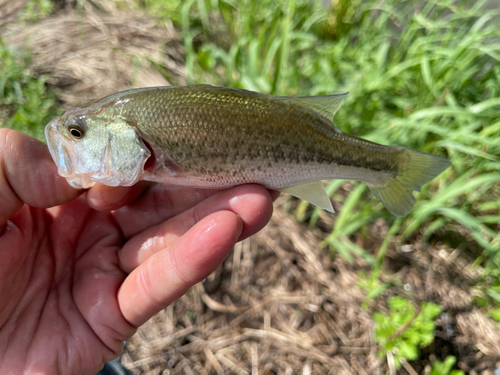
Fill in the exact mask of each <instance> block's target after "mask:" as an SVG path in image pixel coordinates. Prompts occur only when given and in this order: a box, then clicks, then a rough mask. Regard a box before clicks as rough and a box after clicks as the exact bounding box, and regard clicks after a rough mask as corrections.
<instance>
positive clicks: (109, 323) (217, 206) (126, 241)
mask: <svg viewBox="0 0 500 375" xmlns="http://www.w3.org/2000/svg"><path fill="white" fill-rule="evenodd" d="M12 133H14V132H11V138H12V139H11V140H10V142H12V143H13V144H14V146H16V147H17V148H19V147H21V148H22V147H23V145H24V143H23V142H26V138H24V137H26V136H24V135H19V134H20V133H15V134H14V136H12ZM0 135H1V134H0ZM6 139H7V140H8V137H6ZM0 140H2V139H1V137H0ZM30 142H32V141H31V140H30ZM1 145H2V143H0V161H2V159H3V161H4V168H3V169H1V168H0V172H2V173H1V174H0V259H1V260H2V261H1V262H0V296H1V299H0V353H1V354H0V373H2V374H3V373H22V372H23V371H28V372H34V373H38V372H39V373H54V374H55V373H64V374H78V373H95V372H97V371H98V370H99V369H100V368H102V366H103V364H104V363H105V362H106V361H109V360H111V359H113V358H115V357H116V356H118V354H119V353H120V352H121V349H122V345H123V341H124V340H126V339H128V338H129V337H130V336H131V335H132V334H133V333H134V332H135V329H136V327H137V326H139V325H141V324H142V323H144V322H145V321H146V320H147V319H149V318H150V317H151V316H152V315H154V314H155V313H156V312H157V311H159V310H160V309H162V308H164V307H165V306H167V305H168V304H170V303H171V302H173V301H174V300H175V299H177V298H179V297H180V296H181V295H182V294H183V293H185V291H186V290H187V289H188V288H189V287H190V286H191V285H193V284H195V283H196V282H198V281H200V280H202V279H203V278H204V277H206V276H207V275H208V274H209V273H210V272H211V271H212V270H213V269H214V268H215V267H217V265H218V264H219V263H220V262H221V261H222V260H223V259H224V257H225V256H226V255H227V253H228V252H229V251H230V249H231V247H232V246H233V244H234V243H235V242H236V241H237V240H240V239H242V238H244V237H247V236H249V235H251V234H252V233H254V232H255V231H257V230H259V229H260V228H261V227H262V226H263V225H265V223H266V222H267V220H268V219H269V217H270V213H271V204H270V203H271V198H270V195H269V193H268V192H267V191H266V190H265V189H263V188H261V187H258V186H241V187H237V188H233V189H230V190H227V191H223V192H219V193H217V194H215V195H214V192H210V191H201V190H195V189H178V190H172V189H171V188H169V187H166V186H162V185H156V186H154V187H151V188H146V185H142V186H136V187H133V188H127V189H126V188H120V189H111V188H104V187H102V186H98V187H96V188H93V189H92V190H90V191H89V192H88V193H85V194H84V195H82V196H80V197H79V198H77V199H75V197H76V196H77V194H78V193H77V192H76V191H74V190H72V189H71V188H69V186H67V184H66V183H65V182H64V180H62V179H60V178H59V177H58V176H56V175H54V167H53V165H52V164H51V163H50V162H47V163H46V161H47V160H48V161H50V159H47V158H48V157H49V156H48V152H47V151H46V148H45V147H41V146H39V145H35V146H34V149H35V152H34V151H33V145H31V146H32V149H31V150H30V152H31V153H32V156H29V155H30V154H29V153H27V154H26V155H28V156H25V155H24V154H23V157H26V158H30V157H33V158H34V159H36V161H37V165H38V167H39V169H40V168H41V169H42V171H43V168H45V169H46V170H45V173H46V174H45V178H46V179H49V180H52V181H51V182H50V183H47V184H45V185H44V184H42V185H38V186H36V184H34V185H35V186H36V187H37V189H33V186H31V191H30V189H29V188H28V186H27V184H28V185H30V184H31V185H33V183H34V182H35V181H36V180H37V179H38V178H43V176H44V174H43V173H42V172H36V171H35V172H33V173H32V174H31V175H29V176H23V175H22V171H21V173H18V174H16V175H14V174H13V173H12V172H10V171H9V165H8V162H7V163H6V162H5V161H8V160H10V158H7V157H6V156H5V153H6V150H7V152H8V150H9V149H10V150H11V149H12V147H11V148H3V149H2V148H1ZM16 147H14V149H15V148H16ZM37 150H39V151H37ZM2 152H3V153H4V154H3V155H2ZM41 155H42V156H43V157H41ZM29 162H30V160H26V163H28V164H29ZM1 164H2V163H0V165H1ZM5 165H6V166H5ZM40 165H41V167H40ZM17 171H18V172H19V168H17ZM38 173H39V174H38ZM47 174H48V175H49V177H47ZM16 178H17V180H16ZM3 181H7V182H8V183H7V184H4V185H2V182H3ZM20 181H21V182H22V183H20ZM27 181H28V182H27ZM23 189H24V190H23ZM144 189H146V190H145V191H143V190H144ZM11 193H15V195H17V198H18V199H19V201H21V202H22V201H24V202H27V203H29V204H30V205H31V206H29V205H27V204H25V205H24V206H22V208H21V209H20V210H19V207H17V209H15V208H16V207H15V204H16V202H15V199H14V201H9V200H4V198H8V197H9V194H11ZM49 195H50V196H49ZM139 195H140V196H139ZM23 197H28V198H23ZM54 197H55V198H54ZM111 201H113V202H112V203H111ZM34 202H36V203H34ZM65 202H68V203H65ZM56 203H59V204H60V203H64V204H60V205H57V204H56ZM125 203H127V204H126V205H124V204H125ZM17 204H18V205H19V204H22V203H19V202H17ZM32 206H41V207H44V206H45V207H50V206H54V207H52V208H47V209H44V208H33V207H32ZM92 207H93V208H97V209H102V210H104V211H103V212H100V211H96V210H94V209H93V208H92ZM113 208H117V209H116V210H115V211H112V212H111V213H110V212H109V210H110V209H113ZM13 212H16V213H15V214H13ZM2 213H4V215H7V216H6V218H8V219H9V221H8V222H7V224H6V225H5V226H2V223H4V222H5V221H2V219H4V218H2V217H1V216H2ZM236 214H237V215H238V216H237V215H236ZM2 228H3V230H2Z"/></svg>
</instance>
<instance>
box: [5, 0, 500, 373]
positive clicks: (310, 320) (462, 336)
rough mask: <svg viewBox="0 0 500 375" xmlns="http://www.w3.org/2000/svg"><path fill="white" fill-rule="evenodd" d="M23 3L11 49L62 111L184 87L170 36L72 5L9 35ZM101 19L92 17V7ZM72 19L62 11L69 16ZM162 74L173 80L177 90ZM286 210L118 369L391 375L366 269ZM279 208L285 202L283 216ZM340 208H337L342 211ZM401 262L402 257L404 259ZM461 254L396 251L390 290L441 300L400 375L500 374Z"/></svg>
mask: <svg viewBox="0 0 500 375" xmlns="http://www.w3.org/2000/svg"><path fill="white" fill-rule="evenodd" d="M25 3H26V1H3V2H2V3H0V11H1V17H0V19H1V22H0V26H3V27H4V32H3V34H4V37H6V38H7V41H8V43H9V44H11V45H16V46H27V47H28V48H29V49H30V50H31V51H32V57H33V65H32V68H33V69H34V71H36V72H37V73H43V74H49V75H50V80H49V83H51V84H52V85H55V86H57V87H58V88H59V89H60V99H61V100H62V101H63V104H64V106H65V107H68V106H71V105H74V104H76V103H79V102H82V101H85V100H87V99H91V98H96V97H102V96H104V95H106V94H109V93H112V92H115V91H119V90H123V89H127V88H129V87H130V86H132V85H133V86H136V87H143V86H156V85H168V84H171V83H175V84H184V83H185V70H184V68H183V57H182V55H183V50H182V46H181V43H180V41H179V37H178V35H177V32H176V30H175V29H174V28H173V26H172V25H171V24H166V25H162V26H158V25H157V23H156V21H155V20H153V19H151V18H148V17H145V16H141V15H136V14H127V13H120V12H119V11H118V10H117V9H116V7H115V6H114V5H113V4H114V3H113V2H110V1H94V2H92V3H88V4H89V5H88V6H86V7H85V9H84V10H82V11H81V12H77V11H75V10H73V9H72V7H71V3H70V2H67V3H66V7H62V6H61V9H60V10H59V11H58V12H57V14H56V15H54V16H52V17H49V18H47V19H45V20H43V21H42V22H41V23H38V24H35V25H32V26H29V27H24V28H22V29H20V30H19V29H16V28H15V27H10V28H9V27H7V26H8V25H9V22H12V20H14V19H15V18H16V14H17V12H18V11H19V9H21V8H22V6H23V4H25ZM96 3H98V4H100V8H101V9H104V10H105V11H104V12H103V11H101V12H99V11H96V9H95V8H94V7H93V6H92V4H96ZM64 8H66V9H64ZM153 63H154V64H161V65H163V66H165V67H166V70H167V71H168V72H169V77H171V78H170V81H168V80H167V79H165V78H164V76H163V75H161V74H159V73H158V71H157V70H156V69H155V68H154V66H153ZM283 199H285V198H283V197H282V198H281V199H280V201H278V202H277V204H276V210H275V213H274V216H273V218H272V220H271V222H270V224H269V225H268V226H267V227H266V228H265V229H264V230H263V231H261V232H260V233H259V234H257V235H255V236H253V237H252V238H251V239H249V240H246V241H244V242H242V243H240V244H238V245H237V246H236V248H235V250H234V252H233V253H232V254H231V255H230V256H229V258H228V259H227V260H226V261H225V262H224V263H223V265H222V266H221V267H219V269H218V270H217V271H216V272H215V273H213V274H212V275H211V276H210V277H209V278H208V279H207V280H206V281H205V282H203V283H201V284H198V285H197V286H196V287H195V288H192V289H191V290H190V291H189V292H188V293H187V294H186V295H185V296H183V297H182V298H181V299H179V300H178V301H177V302H176V303H174V304H172V305H171V306H169V307H168V308H167V309H165V310H164V311H162V312H160V313H159V314H158V315H156V316H155V317H154V318H153V319H151V320H150V321H149V322H147V323H146V324H145V325H144V326H143V327H142V328H140V329H139V331H138V332H137V334H136V335H135V336H134V337H133V338H132V339H131V340H130V341H129V342H128V343H127V346H126V350H125V352H124V355H123V363H125V365H126V366H127V367H128V368H131V369H132V370H133V371H134V372H135V373H137V374H160V373H170V374H176V373H186V374H216V373H217V374H222V373H235V374H250V373H251V374H294V373H299V372H302V373H303V374H323V373H325V374H326V373H328V374H384V373H387V372H388V371H389V370H390V368H389V366H388V364H387V362H386V360H383V359H381V358H379V357H377V350H378V348H377V345H376V343H375V342H374V338H373V324H374V323H373V321H372V319H371V318H370V314H371V312H372V311H374V310H382V311H385V309H386V308H385V302H384V301H385V299H386V297H387V296H389V295H394V294H396V293H403V292H402V291H401V289H399V288H392V289H390V290H389V291H386V292H385V293H384V294H383V295H382V296H381V297H379V298H378V299H376V300H375V301H372V302H371V304H370V306H369V308H368V309H367V310H363V309H362V308H361V305H362V303H363V301H364V298H365V295H364V293H363V292H362V291H361V289H360V288H359V287H358V282H359V278H358V272H359V270H361V269H365V270H369V267H368V265H367V264H366V263H364V261H362V260H360V259H357V260H356V261H355V262H354V263H353V264H350V263H349V262H347V261H345V260H344V259H343V258H341V257H340V256H337V257H336V258H335V259H334V260H331V259H330V258H329V256H328V253H327V250H326V249H324V248H322V247H321V241H322V240H323V239H324V238H325V237H326V236H327V234H328V229H331V228H332V226H333V225H334V218H335V216H334V215H327V214H323V215H322V217H321V219H320V222H319V225H318V227H317V228H323V230H321V229H314V230H309V229H307V228H306V227H305V225H302V224H298V223H297V222H296V221H295V220H294V218H293V216H292V215H290V214H288V213H287V212H285V210H284V209H283V207H282V205H281V203H282V202H283ZM280 202H281V203H280ZM336 208H337V209H342V208H341V207H340V206H339V205H336ZM387 228H388V227H387V224H386V223H385V222H384V221H383V220H382V219H380V220H379V221H377V222H376V223H374V224H373V225H372V227H371V229H372V230H371V233H370V234H369V235H368V237H367V238H368V239H367V240H366V239H365V240H363V241H362V240H361V239H360V240H359V243H358V244H359V245H361V246H363V247H365V248H366V249H367V251H370V252H373V251H375V250H376V249H377V248H378V246H379V245H380V243H381V242H382V240H383V238H384V235H385V233H386V232H387ZM403 250H405V251H403ZM470 264H471V261H469V260H468V259H467V258H466V256H464V254H462V253H461V252H460V250H459V249H449V248H445V247H440V246H439V244H436V245H433V246H431V247H430V248H428V249H422V248H421V246H420V244H419V242H418V238H415V239H414V241H413V244H412V245H411V246H409V247H405V248H404V249H402V248H397V247H396V246H395V245H394V244H392V245H391V247H390V249H389V252H388V254H387V257H386V262H385V264H384V269H385V271H384V272H383V274H382V276H381V277H382V279H383V280H384V281H392V282H397V283H400V284H407V285H408V286H409V289H410V292H407V293H406V295H405V296H406V297H407V298H410V299H412V300H414V301H416V302H419V301H435V302H437V303H439V304H440V305H442V306H443V307H444V308H445V310H444V312H443V314H442V315H441V316H440V318H439V319H438V329H437V334H436V341H435V342H434V343H433V345H431V346H430V347H429V348H425V349H424V350H423V351H422V356H421V359H419V360H417V361H413V362H411V363H406V364H405V369H402V370H401V371H400V373H406V372H408V373H426V372H428V371H429V363H430V360H432V359H433V358H441V359H442V358H444V357H446V355H449V354H451V355H455V356H457V357H458V359H459V366H460V367H461V368H463V369H464V370H466V371H470V373H471V374H479V373H481V374H493V369H494V368H495V366H498V364H499V363H498V362H499V360H500V333H499V332H498V331H497V330H495V325H494V324H493V322H492V321H491V319H490V318H488V317H487V316H486V315H485V313H484V312H483V311H481V310H479V309H478V308H476V307H473V305H472V304H471V301H472V300H473V293H474V291H473V286H474V282H475V280H476V279H477V277H478V273H477V270H476V271H475V270H473V269H472V268H471V267H470Z"/></svg>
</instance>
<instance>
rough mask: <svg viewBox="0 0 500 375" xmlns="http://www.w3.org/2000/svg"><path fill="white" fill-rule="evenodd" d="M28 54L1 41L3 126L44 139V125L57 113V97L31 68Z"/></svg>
mask: <svg viewBox="0 0 500 375" xmlns="http://www.w3.org/2000/svg"><path fill="white" fill-rule="evenodd" d="M29 61H30V60H29V53H28V52H27V51H23V50H18V49H10V48H8V47H7V46H6V45H5V44H4V42H3V41H2V39H1V38H0V127H2V128H4V127H7V128H13V129H17V130H20V131H23V132H25V133H29V134H31V135H33V136H34V137H36V138H38V139H40V140H43V139H44V135H43V129H44V125H45V124H46V123H48V122H49V121H50V119H51V118H52V117H54V116H55V115H56V113H57V111H56V109H55V107H54V104H55V101H56V96H55V95H54V94H53V93H51V92H49V91H48V90H47V88H46V85H45V82H46V77H45V76H38V75H36V74H34V73H33V72H32V71H31V70H30V69H29V68H28V65H29Z"/></svg>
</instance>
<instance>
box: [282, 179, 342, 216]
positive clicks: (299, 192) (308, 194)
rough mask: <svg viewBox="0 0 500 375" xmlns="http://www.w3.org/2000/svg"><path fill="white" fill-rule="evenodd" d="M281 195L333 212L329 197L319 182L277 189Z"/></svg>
mask: <svg viewBox="0 0 500 375" xmlns="http://www.w3.org/2000/svg"><path fill="white" fill-rule="evenodd" d="M279 190H280V191H282V192H283V193H287V194H290V195H293V196H294V197H297V198H300V199H303V200H305V201H308V202H309V203H312V204H314V205H315V206H318V207H320V208H322V209H324V210H326V211H329V212H335V211H334V210H333V206H332V202H331V201H330V197H328V194H327V193H326V190H325V188H324V187H323V184H322V183H321V181H314V182H310V183H307V184H303V185H296V186H291V187H286V188H283V189H279Z"/></svg>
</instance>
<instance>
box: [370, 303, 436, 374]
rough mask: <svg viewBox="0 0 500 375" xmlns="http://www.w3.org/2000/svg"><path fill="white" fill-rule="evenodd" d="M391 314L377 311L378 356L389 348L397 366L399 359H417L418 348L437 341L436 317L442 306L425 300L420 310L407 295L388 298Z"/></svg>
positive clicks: (376, 336)
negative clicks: (435, 339)
mask: <svg viewBox="0 0 500 375" xmlns="http://www.w3.org/2000/svg"><path fill="white" fill-rule="evenodd" d="M388 307H389V314H388V315H386V314H383V313H381V312H375V313H374V314H373V320H374V321H375V340H376V341H377V342H378V344H379V345H380V347H381V351H380V352H379V355H381V356H385V355H386V353H387V352H388V351H390V352H391V353H392V354H393V356H392V357H393V358H394V364H395V366H396V368H399V367H400V366H401V362H400V358H405V359H407V360H413V359H416V358H418V355H419V348H421V347H425V346H427V345H429V344H430V343H431V342H432V341H433V340H434V329H435V323H434V319H435V318H436V317H437V316H438V315H439V314H440V313H441V307H440V306H438V305H436V304H433V303H428V302H423V303H422V305H421V307H420V309H419V310H417V308H415V306H414V305H413V304H412V303H411V302H410V301H408V300H407V299H406V298H404V297H400V296H396V297H391V298H390V299H389V301H388Z"/></svg>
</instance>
